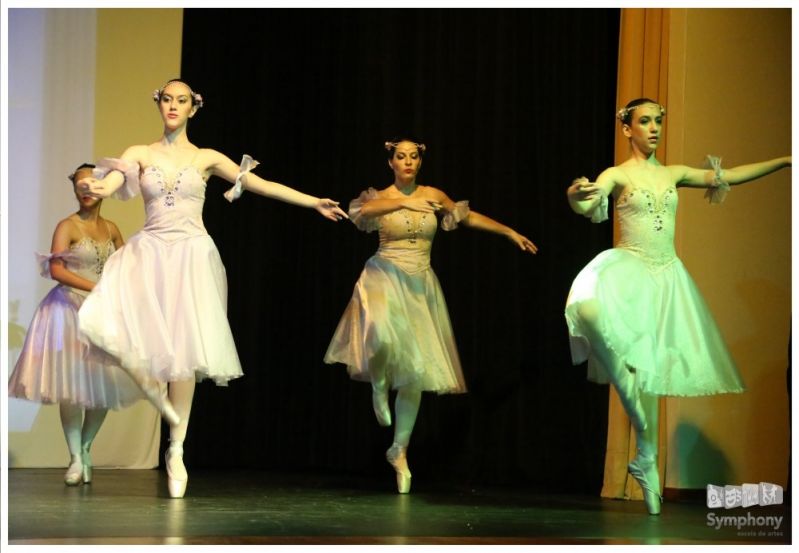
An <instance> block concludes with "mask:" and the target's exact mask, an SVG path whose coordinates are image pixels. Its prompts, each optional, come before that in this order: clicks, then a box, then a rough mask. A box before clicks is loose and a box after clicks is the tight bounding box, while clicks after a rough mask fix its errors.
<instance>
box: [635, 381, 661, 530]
mask: <svg viewBox="0 0 799 553" xmlns="http://www.w3.org/2000/svg"><path fill="white" fill-rule="evenodd" d="M641 403H642V405H643V408H644V411H645V413H646V420H647V428H646V430H644V431H643V432H638V431H637V432H636V433H635V440H636V448H637V450H638V451H637V454H636V456H635V458H634V459H633V460H632V461H631V462H630V464H629V465H628V466H627V469H628V470H629V471H630V474H631V475H632V476H633V477H634V478H635V479H636V480H637V481H638V484H639V485H640V486H641V490H642V491H643V492H644V502H645V503H646V509H647V511H649V514H650V515H657V514H660V504H661V502H662V501H663V498H662V497H661V496H660V475H659V474H658V463H657V455H658V433H659V432H658V431H659V424H658V419H659V414H660V398H659V397H658V396H653V395H649V394H641Z"/></svg>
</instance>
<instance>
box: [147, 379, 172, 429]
mask: <svg viewBox="0 0 799 553" xmlns="http://www.w3.org/2000/svg"><path fill="white" fill-rule="evenodd" d="M142 391H144V395H145V396H146V397H147V399H148V400H150V403H152V404H153V405H154V406H155V408H156V409H158V412H159V413H161V416H162V417H163V418H164V420H165V421H166V422H167V423H168V424H169V425H170V426H177V425H179V424H180V417H179V416H178V412H177V411H175V407H174V406H173V405H172V402H171V401H169V397H168V396H167V387H166V386H163V385H161V384H159V383H158V382H156V381H154V380H153V381H151V382H150V383H147V385H142Z"/></svg>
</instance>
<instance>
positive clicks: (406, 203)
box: [401, 198, 444, 213]
mask: <svg viewBox="0 0 799 553" xmlns="http://www.w3.org/2000/svg"><path fill="white" fill-rule="evenodd" d="M401 203H402V207H404V208H405V209H410V210H411V211H421V212H422V213H435V212H436V211H438V210H440V209H441V208H442V207H444V206H443V205H441V204H440V203H439V202H437V201H435V200H431V199H429V198H405V199H403V200H402V202H401Z"/></svg>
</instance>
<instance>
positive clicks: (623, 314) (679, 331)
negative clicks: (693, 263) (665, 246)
mask: <svg viewBox="0 0 799 553" xmlns="http://www.w3.org/2000/svg"><path fill="white" fill-rule="evenodd" d="M586 302H590V303H591V305H590V307H591V309H592V310H594V313H595V315H596V323H597V327H598V329H599V332H600V333H601V335H602V337H603V340H604V341H605V346H607V347H608V348H609V349H610V350H611V351H613V352H614V353H615V354H616V355H618V356H619V357H620V358H621V359H622V360H623V361H624V362H625V363H626V364H627V365H628V366H630V367H633V368H634V369H635V376H636V382H637V385H638V387H639V389H640V390H642V391H643V392H646V393H649V394H653V395H663V396H702V395H710V394H721V393H730V392H743V391H744V385H743V382H742V381H741V377H740V374H739V373H738V369H737V367H736V366H735V362H734V361H733V360H732V357H731V356H730V353H729V351H728V350H727V347H726V345H725V343H724V340H723V338H722V337H721V333H720V332H719V329H718V327H717V326H716V322H715V321H714V320H713V316H712V315H711V313H710V310H709V309H708V307H707V305H706V304H705V301H704V300H703V299H702V296H701V294H700V293H699V290H698V289H697V287H696V284H694V281H693V279H691V277H690V275H689V274H688V272H687V271H686V270H685V267H684V266H683V264H682V262H681V261H680V260H679V259H677V258H674V260H673V261H671V262H670V263H668V264H667V265H665V266H662V267H659V268H657V269H652V268H650V267H649V266H648V265H647V264H646V263H645V262H644V261H643V260H642V259H641V258H640V257H638V256H637V255H635V254H633V253H631V252H629V251H627V250H625V249H622V248H614V249H611V250H606V251H603V252H602V253H600V254H599V255H597V256H596V257H595V258H594V259H593V260H592V261H591V262H590V263H589V264H588V265H586V267H585V268H584V269H583V270H582V271H580V273H579V274H578V275H577V278H575V280H574V283H573V284H572V288H571V291H570V292H569V298H568V300H567V302H566V321H567V323H568V327H569V335H570V343H571V354H572V361H573V362H574V364H575V365H576V364H579V363H582V362H584V361H586V360H588V361H589V362H588V379H589V380H592V381H594V382H599V383H607V382H608V378H607V376H606V374H605V369H604V368H603V367H602V366H601V365H600V364H599V362H598V360H597V359H596V358H595V357H594V356H593V355H592V348H591V343H590V340H589V339H588V336H591V335H592V334H591V333H590V331H589V330H588V328H587V327H586V323H585V321H583V319H582V318H581V316H580V309H581V307H584V306H585V303H586Z"/></svg>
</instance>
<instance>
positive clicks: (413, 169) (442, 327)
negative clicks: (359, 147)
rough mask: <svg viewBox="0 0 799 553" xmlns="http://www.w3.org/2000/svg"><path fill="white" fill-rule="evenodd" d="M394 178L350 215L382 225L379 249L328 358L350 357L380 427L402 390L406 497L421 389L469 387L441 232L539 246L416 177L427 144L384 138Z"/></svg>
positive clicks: (363, 225) (398, 454)
mask: <svg viewBox="0 0 799 553" xmlns="http://www.w3.org/2000/svg"><path fill="white" fill-rule="evenodd" d="M386 149H387V150H388V151H389V160H388V165H389V167H390V168H391V170H392V171H393V172H394V183H393V184H391V185H390V186H388V187H387V188H384V189H383V190H375V189H374V188H369V189H368V190H366V191H364V192H362V193H361V195H360V197H359V198H357V199H355V200H353V201H352V202H351V203H350V208H349V214H350V218H351V220H352V222H353V223H355V225H356V226H357V227H358V228H359V229H360V230H363V231H366V232H372V231H375V230H377V231H378V232H379V234H380V247H379V248H378V250H377V253H376V254H375V255H374V256H372V257H371V258H370V259H369V260H368V261H367V262H366V266H365V267H364V270H363V272H362V273H361V276H360V278H359V279H358V282H357V283H356V284H355V290H354V292H353V295H352V299H351V300H350V303H349V305H348V306H347V308H346V310H345V312H344V315H343V316H342V318H341V321H340V322H339V325H338V328H337V329H336V332H335V334H334V335H333V339H332V340H331V342H330V346H329V347H328V349H327V353H326V355H325V362H326V363H343V364H345V365H347V370H348V371H349V374H350V376H351V377H352V378H354V379H356V380H365V381H368V382H371V384H372V403H373V408H374V412H375V416H376V417H377V420H378V422H379V424H380V425H382V426H390V425H391V410H390V409H389V405H388V391H389V389H395V390H397V397H396V400H395V402H394V411H395V415H396V421H395V426H394V443H393V444H392V445H391V447H390V448H389V450H388V451H387V452H386V458H387V459H388V462H389V463H391V465H392V466H393V467H394V470H395V471H396V476H397V490H398V491H399V492H400V493H408V491H410V486H411V473H410V470H409V469H408V462H407V458H406V451H407V448H408V443H409V442H410V438H411V433H412V432H413V427H414V424H415V423H416V416H417V414H418V412H419V403H420V401H421V398H422V392H423V391H429V392H436V393H439V394H447V393H462V392H465V391H466V384H465V382H464V380H463V373H462V372H461V365H460V360H459V358H458V351H457V349H456V347H455V340H454V338H453V335H452V325H451V324H450V320H449V314H448V312H447V305H446V302H445V301H444V294H443V293H442V291H441V286H440V285H439V283H438V279H437V278H436V275H435V273H434V272H433V269H432V268H431V267H430V249H431V247H432V245H433V236H434V235H435V232H436V227H437V226H438V221H437V218H436V215H437V214H441V215H442V219H441V228H443V229H444V230H452V229H454V228H456V227H457V226H458V223H461V224H463V225H466V226H468V227H472V228H476V229H478V230H485V231H488V232H493V233H496V234H501V235H503V236H505V237H507V238H508V239H509V240H511V242H513V243H514V244H515V245H516V246H518V247H519V249H521V250H522V251H523V252H529V253H535V252H536V251H537V248H536V246H535V245H534V244H533V243H532V242H531V241H530V240H528V239H527V238H525V237H524V236H522V235H520V234H519V233H517V232H516V231H514V230H513V229H511V228H509V227H507V226H505V225H503V224H500V223H498V222H496V221H494V220H492V219H489V218H488V217H486V216H484V215H480V214H479V213H477V212H476V211H471V210H470V209H469V202H467V201H461V202H457V203H455V202H453V201H452V200H451V199H449V197H448V196H447V195H446V194H445V193H444V192H442V191H441V190H438V189H437V188H433V187H432V186H422V185H420V184H417V183H416V175H417V174H418V172H419V169H420V168H421V165H422V156H423V154H424V151H425V146H424V144H418V143H417V142H415V141H413V140H406V139H403V140H396V141H393V142H386Z"/></svg>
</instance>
